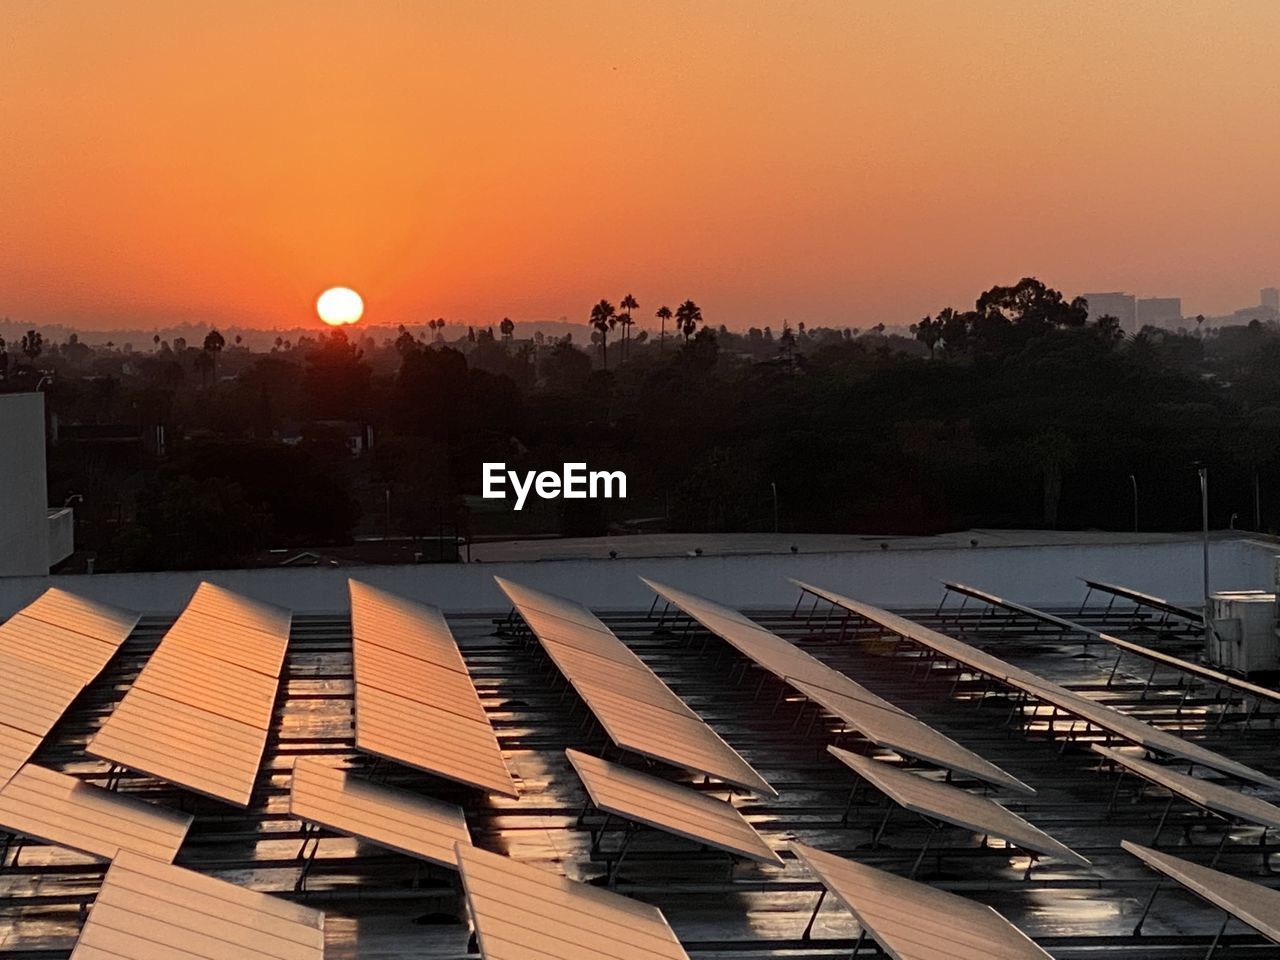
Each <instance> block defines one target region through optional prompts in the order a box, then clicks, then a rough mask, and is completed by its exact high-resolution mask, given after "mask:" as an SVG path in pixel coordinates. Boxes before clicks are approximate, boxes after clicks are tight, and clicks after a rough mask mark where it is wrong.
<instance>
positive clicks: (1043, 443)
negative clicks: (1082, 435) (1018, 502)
mask: <svg viewBox="0 0 1280 960" xmlns="http://www.w3.org/2000/svg"><path fill="white" fill-rule="evenodd" d="M1028 453H1029V454H1030V456H1031V460H1032V462H1033V464H1034V465H1035V467H1036V468H1037V469H1038V470H1039V471H1040V475H1041V477H1042V478H1043V480H1044V524H1045V526H1046V527H1048V528H1049V529H1051V530H1052V529H1056V528H1057V526H1058V503H1059V501H1060V500H1061V499H1062V472H1063V470H1064V469H1065V468H1066V467H1069V466H1071V464H1072V463H1073V462H1074V461H1075V445H1074V444H1073V443H1072V442H1071V438H1070V437H1068V436H1067V435H1066V434H1065V433H1063V432H1062V431H1061V430H1054V429H1050V430H1045V431H1043V432H1041V433H1038V434H1036V435H1035V436H1034V437H1032V438H1031V442H1030V443H1029V444H1028Z"/></svg>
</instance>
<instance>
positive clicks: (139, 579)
mask: <svg viewBox="0 0 1280 960" xmlns="http://www.w3.org/2000/svg"><path fill="white" fill-rule="evenodd" d="M1276 552H1277V547H1276V545H1275V544H1268V543H1263V542H1256V541H1249V540H1244V539H1242V540H1217V541H1214V542H1213V543H1212V544H1211V559H1210V570H1211V587H1212V589H1214V590H1219V589H1251V588H1257V589H1263V588H1269V587H1270V586H1271V584H1272V578H1273V570H1274V555H1275V554H1276ZM495 574H497V575H499V576H503V577H507V578H510V579H512V580H515V581H518V582H520V583H526V584H528V585H530V586H533V587H537V588H540V589H543V590H547V591H550V592H552V593H557V594H561V595H563V596H567V597H571V598H573V599H575V600H579V601H581V602H583V603H585V604H587V605H589V606H591V607H593V608H594V609H597V610H621V609H631V610H635V609H647V608H648V606H649V604H650V603H651V602H652V600H653V594H652V593H650V591H649V590H648V589H647V588H646V587H645V586H644V584H642V583H641V582H640V580H639V577H640V576H647V577H650V578H652V579H656V580H662V581H666V582H668V583H671V584H673V585H678V586H680V587H682V588H684V589H687V590H690V591H692V592H694V593H701V594H704V595H706V596H708V597H711V598H712V599H715V600H719V601H722V602H724V603H727V604H729V605H731V606H735V607H740V608H744V609H762V608H771V607H772V608H789V607H791V606H792V605H793V604H794V603H795V601H796V598H797V595H798V591H797V590H796V588H795V587H794V586H793V585H792V584H791V583H789V582H788V580H787V578H788V577H794V578H796V579H798V580H807V581H809V582H811V583H814V584H817V585H819V586H826V587H830V588H832V589H834V590H838V591H840V592H843V593H846V594H848V595H849V596H852V597H855V598H857V599H860V600H866V601H869V602H871V603H874V604H878V605H881V606H887V607H898V608H903V609H907V608H930V607H933V606H935V605H936V604H937V603H938V600H939V599H940V598H941V596H942V581H944V580H953V579H954V580H961V581H964V582H966V583H968V584H970V585H971V586H975V587H981V588H984V589H987V590H991V591H993V592H996V593H999V594H1002V595H1004V596H1007V597H1009V598H1010V599H1015V600H1020V601H1022V602H1024V603H1029V604H1032V605H1043V606H1068V605H1070V604H1074V603H1079V602H1080V601H1081V600H1082V599H1083V597H1084V592H1085V589H1084V586H1083V584H1082V583H1081V582H1080V579H1079V578H1080V577H1086V576H1087V577H1090V578H1092V579H1098V580H1109V581H1112V582H1116V583H1121V584H1125V585H1127V586H1130V587H1135V588H1137V589H1139V590H1143V591H1146V592H1149V593H1153V594H1156V595H1158V596H1162V597H1165V598H1166V599H1169V600H1172V601H1174V602H1177V603H1184V604H1186V605H1188V606H1199V605H1200V603H1201V599H1200V595H1201V573H1200V544H1199V542H1198V541H1197V540H1195V539H1188V540H1186V541H1176V542H1158V543H1137V544H1135V543H1121V544H1114V545H1111V544H1092V545H1073V546H1027V547H978V548H969V549H964V548H946V549H903V550H893V549H890V550H887V551H883V552H876V551H871V552H868V551H859V552H851V553H829V554H819V553H814V554H798V555H791V554H786V555H763V556H762V555H752V556H730V557H714V556H704V557H697V558H686V557H675V558H662V559H631V560H629V559H619V560H563V561H539V562H531V563H471V564H415V565H408V566H369V567H340V568H339V567H307V568H274V569H265V570H217V571H206V572H200V571H194V572H180V573H126V574H98V575H95V576H53V577H49V576H44V577H29V578H12V579H6V580H0V616H8V615H9V614H11V613H12V612H13V611H15V610H17V609H19V608H20V607H21V606H23V605H24V604H26V603H28V602H30V601H31V600H32V599H34V598H35V597H36V596H38V595H39V593H40V592H41V591H42V590H43V589H44V588H45V587H46V586H49V585H57V586H60V587H62V588H64V589H66V590H70V591H72V592H75V593H79V594H82V595H84V596H86V597H91V598H93V599H97V600H102V601H105V602H107V603H113V604H116V605H118V606H122V607H127V608H130V609H133V610H138V611H141V612H144V613H174V612H177V611H178V610H180V609H181V608H182V606H183V605H184V604H185V603H186V601H187V599H188V598H189V597H190V595H191V592H192V591H193V590H194V589H195V587H196V585H197V584H198V583H199V582H200V581H201V580H210V581H212V582H214V583H216V584H219V585H221V586H224V587H227V588H228V589H231V590H236V591H239V592H241V593H244V594H246V595H248V596H250V597H256V598H259V599H261V600H266V601H270V602H272V603H277V604H280V605H282V606H285V607H289V608H291V609H293V610H295V611H297V612H299V613H306V612H321V611H327V612H334V611H343V610H345V609H346V607H347V592H346V581H347V578H348V577H355V578H356V579H359V580H363V581H365V582H367V583H370V584H373V585H375V586H378V587H381V588H383V589H386V590H390V591H392V592H394V593H399V594H403V595H404V596H407V597H411V598H413V599H416V600H420V601H423V602H426V603H432V604H435V605H437V606H440V607H441V608H443V609H444V610H445V611H447V612H455V613H462V612H473V611H491V612H495V613H497V612H505V611H506V610H507V609H508V604H507V602H506V600H505V598H504V597H503V596H502V594H501V593H500V592H499V590H498V588H497V587H496V586H495V585H494V582H493V577H494V575H495ZM1095 602H1102V601H1100V600H1097V599H1095Z"/></svg>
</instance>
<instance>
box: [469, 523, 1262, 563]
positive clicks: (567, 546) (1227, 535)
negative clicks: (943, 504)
mask: <svg viewBox="0 0 1280 960" xmlns="http://www.w3.org/2000/svg"><path fill="white" fill-rule="evenodd" d="M1241 535H1242V532H1241V531H1239V530H1221V531H1214V532H1212V533H1211V534H1210V536H1211V537H1213V538H1215V539H1236V538H1239V537H1240V536H1241ZM1200 538H1201V534H1200V533H1199V532H1190V533H1125V532H1123V531H1121V532H1116V531H1103V530H960V531H956V532H954V533H940V534H935V535H933V536H927V537H906V536H893V535H884V536H880V535H876V534H839V533H836V534H832V533H639V534H633V535H620V536H608V537H566V538H558V537H548V538H543V539H529V540H501V541H492V542H488V543H483V542H482V543H473V544H471V548H470V550H471V559H472V560H481V561H484V562H486V563H496V562H500V561H515V562H521V561H528V560H581V559H584V558H591V559H607V558H609V555H610V551H613V552H616V553H617V555H618V556H619V557H628V558H649V557H683V556H687V555H689V554H691V553H693V552H695V551H698V550H701V551H702V555H703V556H745V555H752V554H760V555H771V554H786V553H792V552H795V553H853V552H861V551H864V550H884V549H886V548H887V549H890V550H952V549H955V548H957V547H975V546H976V547H1060V546H1095V545H1099V544H1103V545H1115V544H1151V543H1185V542H1187V541H1196V542H1199V540H1200ZM1260 539H1265V538H1261V537H1260ZM975 541H976V542H975ZM792 547H794V548H795V550H794V551H793V550H792Z"/></svg>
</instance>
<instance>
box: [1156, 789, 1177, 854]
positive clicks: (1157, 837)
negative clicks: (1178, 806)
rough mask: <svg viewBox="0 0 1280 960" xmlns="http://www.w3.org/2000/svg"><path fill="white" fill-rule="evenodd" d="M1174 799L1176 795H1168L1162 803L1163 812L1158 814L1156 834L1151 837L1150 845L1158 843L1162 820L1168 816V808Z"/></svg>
mask: <svg viewBox="0 0 1280 960" xmlns="http://www.w3.org/2000/svg"><path fill="white" fill-rule="evenodd" d="M1176 799H1177V798H1176V797H1170V798H1169V801H1168V802H1167V803H1166V804H1165V805H1164V812H1163V813H1162V814H1160V822H1159V823H1157V824H1156V835H1155V836H1154V837H1152V838H1151V846H1153V847H1155V846H1157V845H1158V844H1159V843H1160V834H1162V833H1164V822H1165V820H1167V819H1168V818H1169V810H1170V808H1171V807H1172V806H1173V801H1174V800H1176Z"/></svg>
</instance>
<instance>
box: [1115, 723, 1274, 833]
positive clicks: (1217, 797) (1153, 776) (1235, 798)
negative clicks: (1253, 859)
mask: <svg viewBox="0 0 1280 960" xmlns="http://www.w3.org/2000/svg"><path fill="white" fill-rule="evenodd" d="M1093 749H1094V750H1095V751H1096V752H1097V753H1099V754H1101V755H1102V756H1104V757H1106V758H1107V759H1108V760H1110V761H1112V762H1113V763H1117V764H1119V765H1120V766H1122V767H1123V768H1124V769H1126V770H1128V771H1130V772H1131V773H1134V774H1136V775H1137V776H1139V777H1142V779H1144V780H1148V781H1150V782H1151V783H1154V784H1156V785H1157V786H1161V787H1164V788H1165V789H1166V790H1169V791H1172V792H1173V793H1176V794H1177V795H1178V796H1180V797H1182V798H1184V799H1185V800H1188V801H1190V802H1191V803H1193V804H1195V805H1196V806H1198V807H1201V808H1203V809H1205V810H1212V811H1213V812H1215V813H1218V814H1222V815H1223V816H1225V817H1227V818H1228V819H1235V820H1242V821H1244V822H1246V823H1255V824H1257V825H1258V826H1261V827H1268V828H1271V829H1275V830H1280V807H1277V806H1276V805H1275V804H1273V803H1267V801H1265V800H1263V799H1261V798H1259V797H1255V796H1251V795H1250V794H1247V793H1241V792H1240V791H1238V790H1232V789H1230V788H1228V787H1224V786H1223V785H1222V784H1220V783H1214V782H1213V781H1211V780H1205V779H1203V778H1201V777H1193V776H1190V775H1188V774H1185V773H1180V772H1178V771H1177V770H1170V769H1169V768H1168V767H1162V766H1160V765H1159V764H1155V763H1151V762H1149V761H1147V760H1142V759H1139V758H1138V757H1133V756H1130V755H1129V754H1127V753H1123V752H1122V751H1120V750H1113V749H1110V748H1108V747H1104V746H1103V745H1102V744H1100V743H1095V744H1093Z"/></svg>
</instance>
